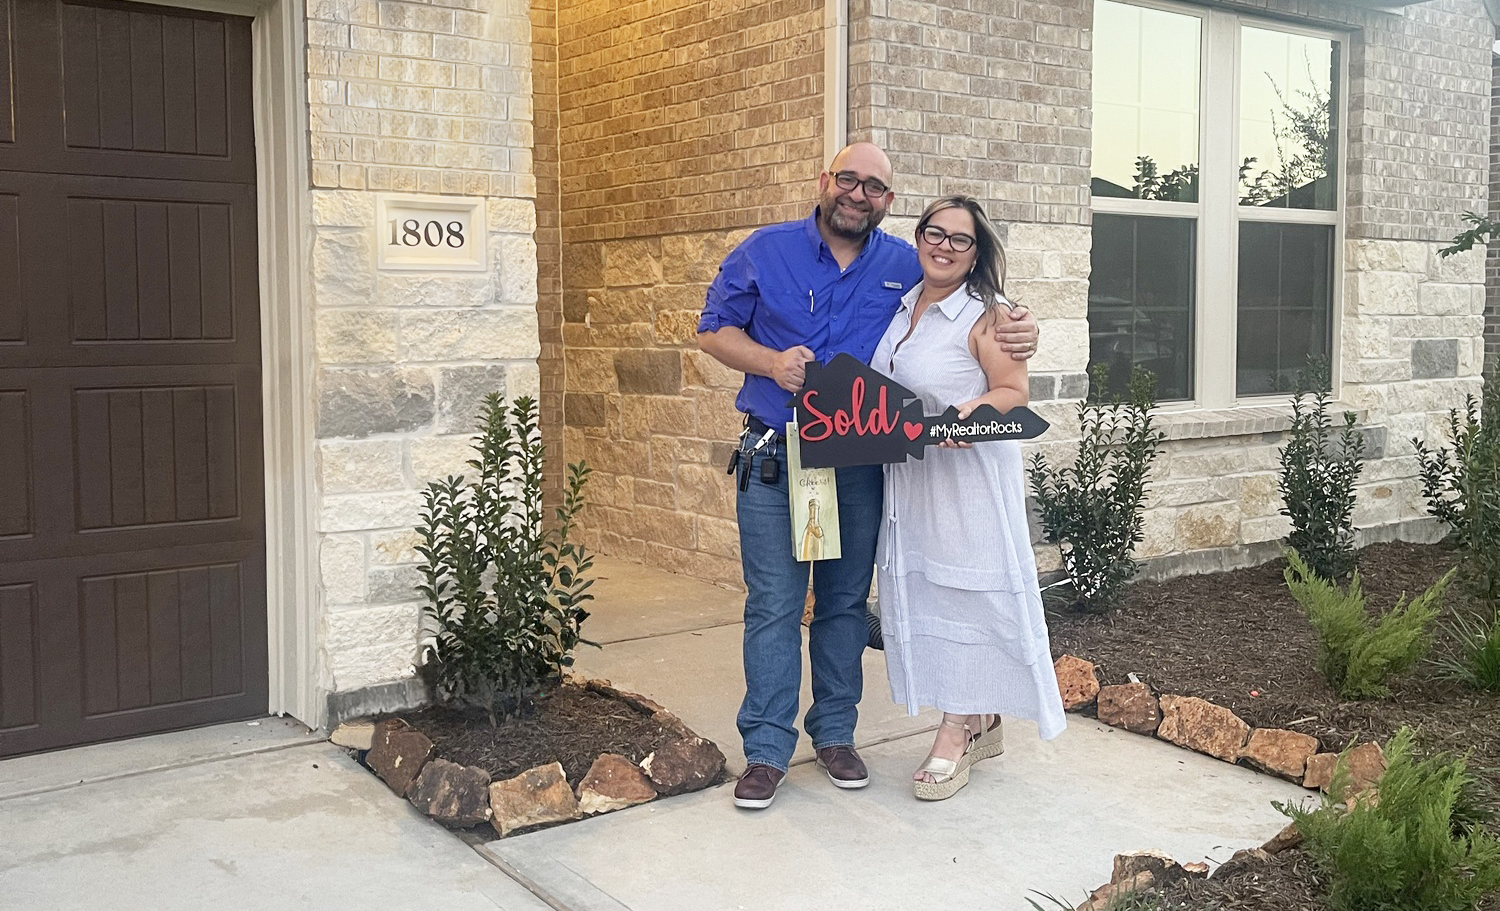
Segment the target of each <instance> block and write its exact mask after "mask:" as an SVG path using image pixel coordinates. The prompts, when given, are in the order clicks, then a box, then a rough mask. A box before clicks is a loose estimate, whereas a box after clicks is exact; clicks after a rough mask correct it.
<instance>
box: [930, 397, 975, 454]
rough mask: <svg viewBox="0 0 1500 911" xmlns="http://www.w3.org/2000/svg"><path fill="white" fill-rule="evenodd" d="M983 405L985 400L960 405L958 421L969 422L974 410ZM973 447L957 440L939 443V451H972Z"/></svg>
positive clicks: (971, 444)
mask: <svg viewBox="0 0 1500 911" xmlns="http://www.w3.org/2000/svg"><path fill="white" fill-rule="evenodd" d="M983 403H984V399H974V400H973V401H972V402H964V403H963V404H962V405H959V406H958V419H959V420H960V421H963V420H967V419H968V417H969V415H971V414H973V413H974V409H975V408H978V407H979V406H980V405H981V404H983ZM973 446H974V444H973V443H961V442H959V441H957V440H943V441H942V442H941V443H938V448H939V449H971V448H973Z"/></svg>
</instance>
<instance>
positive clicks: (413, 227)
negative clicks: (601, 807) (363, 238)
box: [386, 218, 464, 250]
mask: <svg viewBox="0 0 1500 911" xmlns="http://www.w3.org/2000/svg"><path fill="white" fill-rule="evenodd" d="M386 224H387V225H388V226H389V227H390V229H391V246H393V247H420V246H427V247H443V246H447V247H452V248H453V249H455V250H457V249H461V248H462V247H463V245H464V225H463V222H459V221H450V222H448V224H446V225H444V224H443V223H442V222H440V221H429V222H427V223H426V224H423V223H422V222H420V221H418V220H417V219H415V218H408V219H405V220H404V221H401V222H399V223H398V222H397V221H396V219H394V218H392V219H390V220H389V221H388V222H386Z"/></svg>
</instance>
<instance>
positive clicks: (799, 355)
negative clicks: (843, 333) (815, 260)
mask: <svg viewBox="0 0 1500 911" xmlns="http://www.w3.org/2000/svg"><path fill="white" fill-rule="evenodd" d="M1033 325H1035V324H1034V323H1033ZM814 357H815V355H814V354H813V353H812V349H811V348H808V347H807V346H805V345H796V346H794V347H791V348H788V349H786V350H785V351H783V352H781V353H780V354H778V355H776V358H775V359H774V360H773V361H772V362H771V374H770V375H771V379H773V380H775V381H776V385H778V386H780V387H781V388H782V389H785V390H786V391H787V392H796V391H797V390H799V389H801V388H802V383H803V381H805V380H806V379H807V362H808V361H810V360H812V359H813V358H814Z"/></svg>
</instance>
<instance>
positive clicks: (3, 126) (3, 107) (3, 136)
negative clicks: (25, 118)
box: [0, 0, 16, 143]
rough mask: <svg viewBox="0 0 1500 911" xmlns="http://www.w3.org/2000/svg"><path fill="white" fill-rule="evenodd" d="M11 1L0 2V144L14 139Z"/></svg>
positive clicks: (13, 55)
mask: <svg viewBox="0 0 1500 911" xmlns="http://www.w3.org/2000/svg"><path fill="white" fill-rule="evenodd" d="M10 6H11V0H0V143H8V142H11V141H13V140H14V139H15V138H16V131H15V110H16V105H15V94H16V93H15V85H14V81H13V79H12V77H11V73H10V71H11V66H12V61H13V60H14V59H15V53H14V52H13V48H12V45H13V44H14V41H15V39H14V37H13V34H14V33H13V30H12V28H11V20H12V19H13V18H14V17H13V16H12V14H11V9H10Z"/></svg>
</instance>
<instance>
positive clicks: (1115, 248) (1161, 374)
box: [1089, 212, 1195, 401]
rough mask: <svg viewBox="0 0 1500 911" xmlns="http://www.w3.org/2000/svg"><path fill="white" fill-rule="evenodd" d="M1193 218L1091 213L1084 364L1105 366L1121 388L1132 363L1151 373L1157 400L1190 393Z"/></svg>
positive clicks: (1112, 385)
mask: <svg viewBox="0 0 1500 911" xmlns="http://www.w3.org/2000/svg"><path fill="white" fill-rule="evenodd" d="M1194 228H1195V224H1194V221H1193V219H1191V218H1152V217H1147V216H1138V215H1106V214H1103V213H1099V212H1096V213H1094V252H1093V260H1092V265H1093V272H1092V274H1091V276H1090V278H1089V366H1090V367H1091V368H1092V367H1093V365H1095V364H1104V365H1106V366H1107V367H1108V368H1109V386H1110V389H1111V390H1113V391H1116V392H1123V391H1124V390H1125V389H1126V388H1127V387H1128V385H1129V381H1130V370H1131V367H1132V366H1135V365H1139V366H1141V367H1145V368H1146V369H1148V370H1150V371H1151V372H1152V373H1154V374H1156V397H1157V399H1158V400H1159V401H1180V400H1182V399H1187V398H1190V397H1191V396H1192V362H1193V357H1192V355H1193V258H1194V248H1193V244H1194V241H1193V233H1194Z"/></svg>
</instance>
